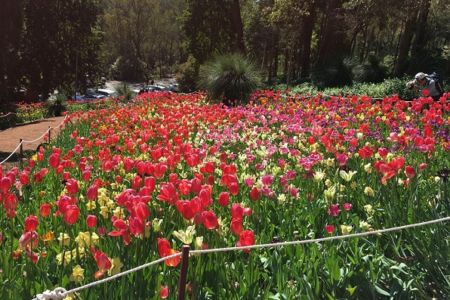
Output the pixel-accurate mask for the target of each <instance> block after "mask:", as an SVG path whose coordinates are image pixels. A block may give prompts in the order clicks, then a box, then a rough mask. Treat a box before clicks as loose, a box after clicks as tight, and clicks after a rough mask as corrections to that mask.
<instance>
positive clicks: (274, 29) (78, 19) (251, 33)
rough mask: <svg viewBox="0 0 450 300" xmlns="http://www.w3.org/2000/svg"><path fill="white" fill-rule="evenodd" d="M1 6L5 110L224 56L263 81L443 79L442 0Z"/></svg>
mask: <svg viewBox="0 0 450 300" xmlns="http://www.w3.org/2000/svg"><path fill="white" fill-rule="evenodd" d="M3 2H4V3H3V4H2V10H1V15H0V22H1V23H0V34H1V36H2V39H1V41H0V73H1V74H0V99H1V100H3V101H11V100H18V99H21V100H23V99H30V100H36V99H38V98H39V97H38V96H39V95H41V97H42V98H46V97H47V96H48V94H49V93H50V92H52V91H53V90H54V89H55V88H58V89H59V90H62V91H66V92H67V93H69V94H71V93H73V92H74V91H75V90H82V89H85V88H86V87H88V86H90V85H94V84H95V82H96V81H97V80H98V78H99V77H100V76H106V77H109V78H116V79H120V80H130V81H144V80H145V81H149V80H150V79H152V78H154V77H156V76H158V77H163V76H167V75H171V74H174V73H176V72H177V71H178V72H183V70H189V72H190V73H192V72H191V71H192V70H199V68H198V66H197V67H192V68H186V67H185V66H186V62H189V63H193V64H197V65H200V64H204V63H206V62H207V61H208V60H210V59H211V58H212V57H214V56H216V55H218V54H227V53H239V54H241V55H244V56H246V57H247V58H249V59H250V60H252V61H253V63H254V64H255V65H256V66H257V67H258V68H259V69H260V70H261V71H262V74H264V80H265V82H268V83H275V82H286V83H288V84H294V83H301V82H305V81H310V82H313V83H315V84H316V85H318V86H339V85H343V84H348V83H351V82H362V81H371V82H377V81H380V80H382V79H383V78H385V77H402V76H404V75H410V74H414V73H415V72H418V71H424V72H432V71H437V72H439V73H440V74H441V75H442V76H443V77H445V76H447V75H448V74H449V73H450V72H449V69H450V59H449V53H450V44H449V35H450V14H449V12H450V4H449V3H448V2H447V1H444V0H419V1H417V0H395V1H394V0H387V1H377V0H302V1H299V0H204V1H196V0H86V1H78V0H65V1H62V0H50V1H48V0H33V1H31V0H5V1H3ZM190 57H191V58H190ZM180 65H181V66H182V67H181V68H180V67H179V66H180ZM196 72H197V71H196ZM194 73H195V72H194ZM194 75H195V74H194ZM194 81H195V80H194ZM194 81H192V82H194Z"/></svg>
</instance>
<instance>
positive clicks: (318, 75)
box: [311, 61, 352, 88]
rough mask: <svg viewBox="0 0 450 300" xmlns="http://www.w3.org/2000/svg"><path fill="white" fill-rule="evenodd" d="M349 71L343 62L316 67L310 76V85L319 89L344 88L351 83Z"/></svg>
mask: <svg viewBox="0 0 450 300" xmlns="http://www.w3.org/2000/svg"><path fill="white" fill-rule="evenodd" d="M351 76H352V73H351V70H350V69H349V67H348V66H347V65H345V64H344V62H342V61H339V62H336V63H334V64H332V63H330V64H326V65H317V66H316V67H315V68H314V70H313V71H312V74H311V79H312V83H313V84H314V85H316V86H318V87H319V88H325V87H328V86H345V85H349V84H351V83H352V77H351Z"/></svg>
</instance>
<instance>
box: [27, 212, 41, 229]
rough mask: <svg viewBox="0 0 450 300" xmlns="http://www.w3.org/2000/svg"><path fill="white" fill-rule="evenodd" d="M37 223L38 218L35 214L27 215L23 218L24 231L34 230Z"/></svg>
mask: <svg viewBox="0 0 450 300" xmlns="http://www.w3.org/2000/svg"><path fill="white" fill-rule="evenodd" d="M38 224H39V221H38V218H37V217H36V216H33V215H31V216H28V217H27V218H26V219H25V224H24V225H25V232H27V231H35V230H36V228H37V226H38Z"/></svg>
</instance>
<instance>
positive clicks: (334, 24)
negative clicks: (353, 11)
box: [318, 0, 345, 63]
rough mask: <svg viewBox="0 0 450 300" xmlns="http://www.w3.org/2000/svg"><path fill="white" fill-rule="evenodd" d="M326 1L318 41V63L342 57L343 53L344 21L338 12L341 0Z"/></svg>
mask: <svg viewBox="0 0 450 300" xmlns="http://www.w3.org/2000/svg"><path fill="white" fill-rule="evenodd" d="M327 3H328V5H327V8H326V13H325V14H326V17H325V18H326V20H325V25H324V28H323V29H322V30H323V34H322V35H321V38H320V41H319V45H320V46H319V55H318V61H319V62H320V63H327V62H329V61H335V60H336V59H342V56H343V55H344V53H345V41H344V38H345V33H344V28H343V23H344V22H343V20H342V19H341V17H342V16H341V15H340V13H339V10H340V9H341V8H342V0H329V1H327Z"/></svg>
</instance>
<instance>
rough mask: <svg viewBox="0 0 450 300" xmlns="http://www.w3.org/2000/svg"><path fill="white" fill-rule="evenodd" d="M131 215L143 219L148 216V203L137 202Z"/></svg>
mask: <svg viewBox="0 0 450 300" xmlns="http://www.w3.org/2000/svg"><path fill="white" fill-rule="evenodd" d="M133 215H134V216H136V217H138V218H139V219H141V220H142V221H145V220H146V219H147V218H148V217H149V216H150V210H149V208H148V205H147V204H146V203H144V202H138V203H136V204H135V205H134V207H133Z"/></svg>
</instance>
